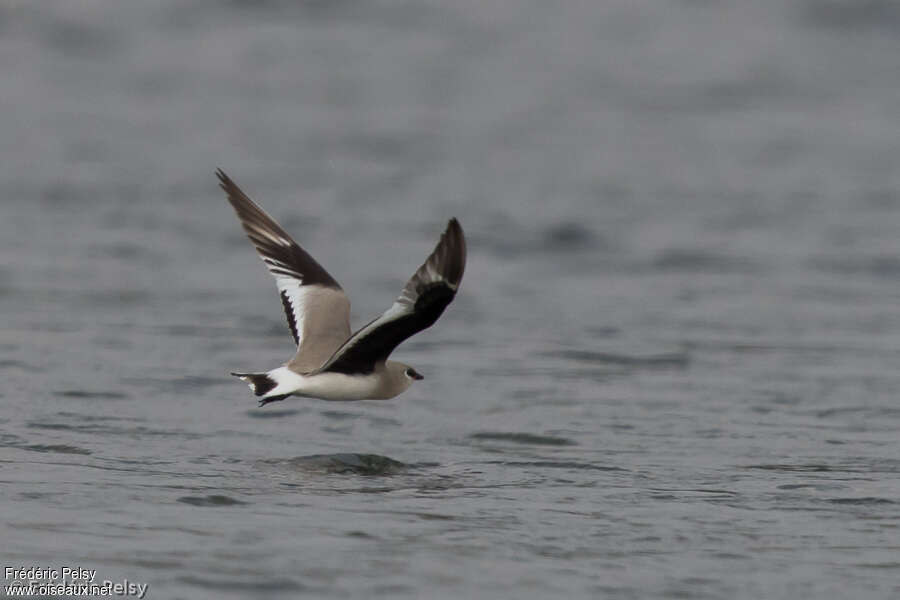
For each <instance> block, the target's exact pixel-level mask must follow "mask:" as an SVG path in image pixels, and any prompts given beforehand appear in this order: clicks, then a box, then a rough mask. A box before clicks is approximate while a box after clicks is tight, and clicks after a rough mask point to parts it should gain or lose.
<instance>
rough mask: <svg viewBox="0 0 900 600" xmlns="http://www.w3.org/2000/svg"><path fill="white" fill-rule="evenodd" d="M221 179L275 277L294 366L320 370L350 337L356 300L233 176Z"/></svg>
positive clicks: (219, 175) (221, 175) (291, 365)
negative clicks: (352, 301)
mask: <svg viewBox="0 0 900 600" xmlns="http://www.w3.org/2000/svg"><path fill="white" fill-rule="evenodd" d="M216 175H217V176H218V177H219V185H220V186H221V187H222V189H223V190H225V193H226V194H227V196H228V202H230V203H231V206H232V207H234V210H235V212H236V213H237V216H238V219H240V221H241V225H242V226H243V228H244V231H245V232H246V233H247V237H249V238H250V241H251V242H253V245H254V246H255V247H256V251H257V252H258V253H259V256H260V258H261V259H262V261H263V263H265V265H266V267H267V268H268V269H269V272H270V273H272V275H273V276H274V277H275V284H276V285H277V287H278V292H279V295H280V296H281V303H282V305H284V313H285V316H286V317H287V322H288V326H289V327H290V329H291V335H293V337H294V342H295V343H296V344H297V354H296V355H295V356H294V358H293V359H291V361H290V362H289V363H288V367H290V368H291V369H292V370H294V371H297V372H308V371H312V370H314V369H316V368H318V367H320V366H321V365H322V363H324V362H325V361H326V360H327V359H328V357H330V356H331V355H332V353H333V352H334V351H335V349H336V348H338V347H339V346H340V345H341V344H342V343H343V342H344V341H346V340H347V338H348V337H350V301H349V300H348V299H347V296H346V294H344V290H342V289H341V286H340V285H339V284H338V282H337V281H335V280H334V278H333V277H332V276H331V275H329V274H328V271H326V270H325V269H324V268H322V266H321V265H320V264H319V263H317V262H316V260H315V259H314V258H313V257H312V256H310V255H309V254H308V253H307V252H306V251H305V250H304V249H303V248H301V247H300V246H299V245H298V244H297V242H295V241H294V240H293V239H292V238H291V236H290V235H288V233H287V232H286V231H285V230H284V229H282V228H281V226H280V225H278V223H276V222H275V220H274V219H273V218H272V217H270V216H269V215H268V214H266V212H265V211H264V210H263V209H262V208H260V207H259V206H258V205H257V204H256V203H255V202H253V200H251V199H250V198H249V197H248V196H247V194H245V193H244V192H243V190H241V188H239V187H238V186H237V184H236V183H234V182H233V181H232V180H231V178H230V177H228V175H226V174H225V173H224V172H223V171H222V170H221V169H219V170H217V171H216Z"/></svg>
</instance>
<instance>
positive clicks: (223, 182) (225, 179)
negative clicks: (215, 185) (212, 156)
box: [216, 167, 235, 192]
mask: <svg viewBox="0 0 900 600" xmlns="http://www.w3.org/2000/svg"><path fill="white" fill-rule="evenodd" d="M216 177H218V178H219V187H221V188H222V189H223V190H225V191H226V192H227V191H228V188H229V187H231V186H234V185H235V184H234V182H233V181H232V180H231V177H229V176H228V175H226V174H225V171H223V170H222V168H221V167H216Z"/></svg>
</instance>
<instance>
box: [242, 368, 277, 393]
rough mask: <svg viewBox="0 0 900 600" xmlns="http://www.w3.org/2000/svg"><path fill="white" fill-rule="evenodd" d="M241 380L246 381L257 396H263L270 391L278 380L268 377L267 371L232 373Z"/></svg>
mask: <svg viewBox="0 0 900 600" xmlns="http://www.w3.org/2000/svg"><path fill="white" fill-rule="evenodd" d="M232 375H234V376H235V377H237V378H239V379H240V380H241V381H246V382H247V385H248V386H250V389H251V390H253V393H254V394H256V395H257V396H265V395H266V394H267V393H268V392H271V391H272V388H274V387H275V386H276V385H278V382H277V381H275V380H274V379H272V378H271V377H269V374H268V373H232Z"/></svg>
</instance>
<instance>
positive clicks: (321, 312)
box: [216, 169, 466, 406]
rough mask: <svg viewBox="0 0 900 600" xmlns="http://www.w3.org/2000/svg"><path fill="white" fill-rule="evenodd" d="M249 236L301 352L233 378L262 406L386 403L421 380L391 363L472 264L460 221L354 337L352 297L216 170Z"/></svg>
mask: <svg viewBox="0 0 900 600" xmlns="http://www.w3.org/2000/svg"><path fill="white" fill-rule="evenodd" d="M216 175H217V176H218V177H219V185H220V186H221V187H222V189H223V190H225V193H226V195H227V197H228V201H229V202H230V203H231V206H232V207H234V210H235V212H236V213H237V216H238V219H239V220H240V221H241V225H242V226H243V228H244V231H245V232H246V233H247V237H249V238H250V241H251V242H253V245H254V246H255V247H256V251H257V252H258V253H259V256H260V258H262V261H263V262H264V263H265V265H266V267H267V268H268V269H269V272H270V273H271V274H272V275H273V276H274V277H275V285H276V286H277V288H278V292H279V294H280V295H281V303H282V304H283V305H284V313H285V316H286V317H287V322H288V327H289V328H290V330H291V335H292V336H293V337H294V342H296V344H297V352H296V353H295V354H294V357H293V358H291V360H289V361H288V362H287V363H285V364H284V365H282V366H280V367H277V368H275V369H272V370H271V371H267V372H265V373H232V375H234V376H236V377H239V378H241V379H242V380H243V381H245V382H247V384H248V385H249V386H250V389H251V390H253V393H254V394H256V395H257V396H258V397H259V405H260V406H263V405H265V404H268V403H270V402H275V401H278V400H284V399H285V398H287V397H288V396H305V397H310V398H321V399H323V400H366V399H372V400H384V399H387V398H393V397H394V396H397V395H398V394H401V393H403V392H404V391H406V389H407V388H409V386H410V385H412V382H413V381H417V380H420V379H423V377H422V375H421V374H419V372H418V371H416V370H415V369H414V368H412V367H411V366H409V365H405V364H403V363H401V362H397V361H393V360H388V356H390V354H391V352H393V351H394V348H396V347H397V346H398V345H399V344H400V343H401V342H403V340H405V339H406V338H408V337H410V336H412V335H415V334H416V333H418V332H420V331H422V330H423V329H426V328H428V327H431V325H433V324H434V322H435V321H437V319H438V317H440V316H441V313H443V312H444V309H445V308H447V305H448V304H450V302H451V301H452V300H453V298H454V296H456V291H457V289H459V283H460V281H462V277H463V271H464V270H465V267H466V239H465V236H464V235H463V230H462V227H461V226H460V224H459V221H457V220H456V219H455V218H454V219H450V222H449V223H447V229H446V230H445V231H444V233H443V234H442V235H441V239H440V241H439V242H438V243H437V246H436V247H435V248H434V251H433V252H432V253H431V254H430V255H429V256H428V259H427V260H426V261H425V263H424V264H423V265H422V266H421V267H419V268H418V270H417V271H416V272H415V273H414V274H413V276H412V277H411V278H410V279H409V281H407V282H406V285H405V286H403V290H402V291H401V292H400V295H399V296H398V297H397V299H396V300H394V303H393V304H392V305H391V307H390V308H388V309H387V310H386V311H385V312H384V313H383V314H382V315H381V316H379V317H377V318H376V319H373V320H372V321H370V322H369V323H367V324H366V325H364V326H363V327H361V328H360V329H358V330H357V331H355V332H354V333H352V334H351V333H350V300H349V299H348V298H347V296H346V294H344V290H343V289H341V286H340V285H339V284H338V282H337V281H335V279H334V278H333V277H332V276H331V275H330V274H329V273H328V271H326V270H325V269H324V268H322V266H321V265H320V264H319V263H318V262H316V260H315V259H314V258H313V257H312V256H310V255H309V254H308V253H307V252H306V251H305V250H304V249H303V248H301V247H300V246H299V245H298V244H297V242H295V241H294V240H293V239H292V238H291V236H290V235H288V233H287V232H286V231H285V230H284V229H282V228H281V226H280V225H279V224H278V223H276V222H275V220H274V219H273V218H272V217H270V216H269V215H268V214H266V212H265V211H264V210H263V209H262V208H260V207H259V206H258V205H257V204H256V203H255V202H253V200H251V199H250V198H249V197H248V196H247V194H245V193H244V192H243V191H242V190H241V188H239V187H238V186H237V184H235V183H234V181H232V180H231V178H229V177H228V175H226V174H225V173H224V172H223V171H222V170H221V169H219V170H217V171H216Z"/></svg>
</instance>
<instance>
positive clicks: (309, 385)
mask: <svg viewBox="0 0 900 600" xmlns="http://www.w3.org/2000/svg"><path fill="white" fill-rule="evenodd" d="M268 375H269V377H271V378H272V379H273V380H275V381H276V382H277V383H278V385H276V386H275V387H274V388H272V389H271V390H269V392H268V393H266V394H265V395H264V396H262V397H263V398H269V397H272V396H281V395H284V394H293V395H295V396H307V397H310V398H321V399H322V400H370V399H371V400H383V399H386V398H392V397H394V396H396V395H397V394H399V393H400V392H402V391H403V390H402V389H400V390H397V391H396V392H394V393H390V392H391V391H393V390H389V389H387V388H388V387H389V386H386V385H385V383H386V382H385V381H384V380H383V379H382V377H383V375H384V373H383V372H380V371H375V372H374V373H371V374H369V375H344V374H342V373H319V374H316V375H301V374H299V373H295V372H293V371H291V370H290V369H288V368H287V367H278V368H277V369H272V370H271V371H269V372H268ZM404 389H405V388H404Z"/></svg>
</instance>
